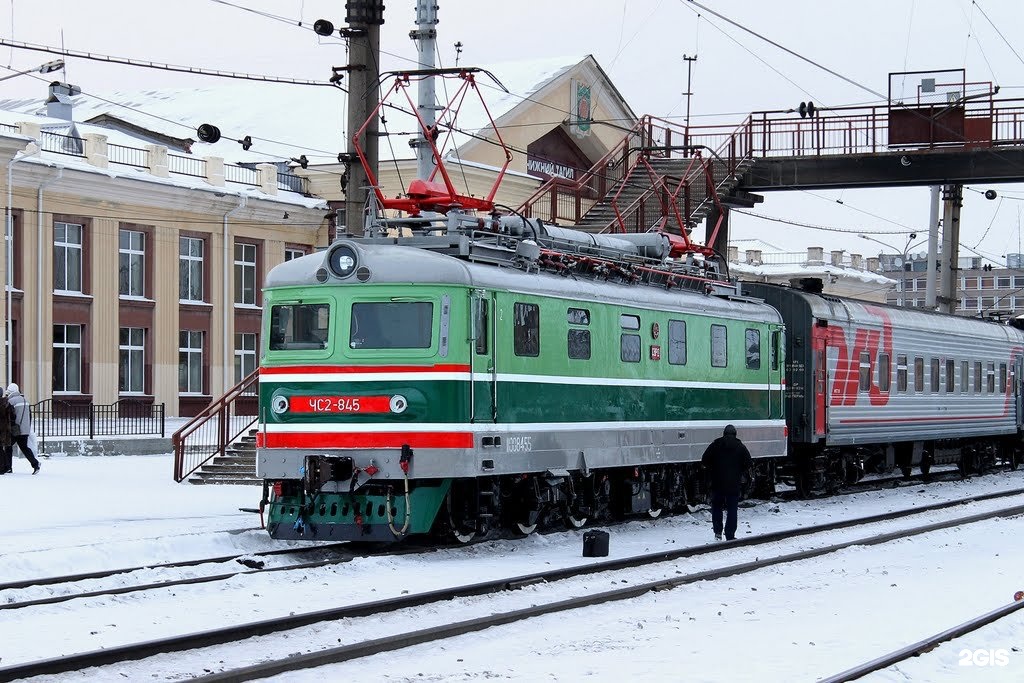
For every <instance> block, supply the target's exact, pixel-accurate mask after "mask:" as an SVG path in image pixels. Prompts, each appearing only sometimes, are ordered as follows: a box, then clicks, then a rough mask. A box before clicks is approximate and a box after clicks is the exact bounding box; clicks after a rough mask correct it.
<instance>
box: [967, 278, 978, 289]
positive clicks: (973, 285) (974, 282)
mask: <svg viewBox="0 0 1024 683" xmlns="http://www.w3.org/2000/svg"><path fill="white" fill-rule="evenodd" d="M977 288H978V278H976V277H974V276H966V277H964V289H977Z"/></svg>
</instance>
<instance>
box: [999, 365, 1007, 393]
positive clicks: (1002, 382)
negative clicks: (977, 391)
mask: <svg viewBox="0 0 1024 683" xmlns="http://www.w3.org/2000/svg"><path fill="white" fill-rule="evenodd" d="M999 393H1000V394H1005V393H1006V363H1000V364H999Z"/></svg>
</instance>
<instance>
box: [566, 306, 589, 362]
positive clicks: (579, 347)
mask: <svg viewBox="0 0 1024 683" xmlns="http://www.w3.org/2000/svg"><path fill="white" fill-rule="evenodd" d="M565 319H566V322H568V323H569V324H570V325H589V324H590V311H588V310H587V309H585V308H570V309H568V310H567V311H566V312H565ZM566 345H567V347H568V352H569V358H572V359H573V360H590V330H585V329H580V328H578V327H570V328H569V332H568V335H567V337H566Z"/></svg>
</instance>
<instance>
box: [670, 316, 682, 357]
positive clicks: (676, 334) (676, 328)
mask: <svg viewBox="0 0 1024 683" xmlns="http://www.w3.org/2000/svg"><path fill="white" fill-rule="evenodd" d="M668 362H669V364H670V365H686V321H685V320H669V321H668Z"/></svg>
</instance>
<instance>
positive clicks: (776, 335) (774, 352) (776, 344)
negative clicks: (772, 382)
mask: <svg viewBox="0 0 1024 683" xmlns="http://www.w3.org/2000/svg"><path fill="white" fill-rule="evenodd" d="M781 346H782V332H780V331H779V330H774V331H773V332H772V345H771V347H770V349H769V351H768V353H770V354H771V366H772V370H778V369H779V356H780V355H781V354H780V350H781Z"/></svg>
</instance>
